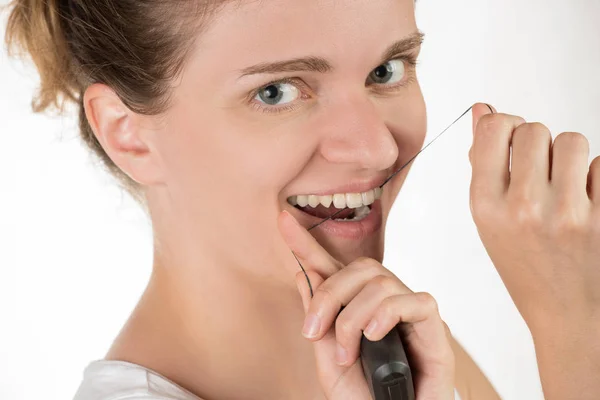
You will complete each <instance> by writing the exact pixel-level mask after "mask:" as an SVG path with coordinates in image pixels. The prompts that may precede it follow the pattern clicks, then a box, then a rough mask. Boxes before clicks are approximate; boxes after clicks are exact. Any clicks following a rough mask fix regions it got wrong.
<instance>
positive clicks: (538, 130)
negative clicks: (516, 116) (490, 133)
mask: <svg viewBox="0 0 600 400" xmlns="http://www.w3.org/2000/svg"><path fill="white" fill-rule="evenodd" d="M551 138H552V135H551V134H550V129H548V127H547V126H546V125H544V124H542V123H540V122H527V123H524V124H522V125H520V126H519V127H517V129H515V131H514V133H513V142H523V143H537V142H540V141H542V140H549V139H551Z"/></svg>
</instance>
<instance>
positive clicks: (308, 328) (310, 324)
mask: <svg viewBox="0 0 600 400" xmlns="http://www.w3.org/2000/svg"><path fill="white" fill-rule="evenodd" d="M320 328H321V318H319V316H318V315H316V314H309V315H307V316H306V319H305V320H304V327H303V328H302V335H304V337H306V338H309V339H311V338H313V337H315V336H317V333H319V329H320Z"/></svg>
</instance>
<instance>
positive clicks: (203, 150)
mask: <svg viewBox="0 0 600 400" xmlns="http://www.w3.org/2000/svg"><path fill="white" fill-rule="evenodd" d="M213 111H214V110H213ZM162 135H163V136H164V138H161V141H160V143H159V145H160V152H161V155H162V158H163V161H164V165H165V168H166V169H167V176H168V182H167V185H168V186H169V190H170V192H171V195H172V196H173V195H174V193H176V197H177V198H178V200H177V202H178V203H180V204H181V203H186V208H187V207H195V205H192V204H191V202H194V204H196V205H200V204H201V205H203V206H208V207H210V208H211V209H212V210H213V212H214V211H215V210H217V209H220V210H222V211H223V210H224V209H226V210H232V209H236V208H239V207H240V204H243V207H244V208H248V209H250V208H252V209H254V212H253V213H252V215H254V216H259V215H260V214H262V211H260V210H264V212H272V208H271V207H265V205H266V204H274V205H276V203H277V202H278V201H279V199H278V197H277V196H278V195H279V193H280V191H281V189H282V188H283V187H284V186H285V185H287V184H288V183H289V182H290V180H291V179H293V177H294V176H295V175H296V174H298V173H299V171H300V170H301V168H302V166H303V165H304V164H306V162H307V161H306V156H304V153H307V154H308V153H309V150H308V149H307V151H303V150H301V149H298V146H297V140H296V141H295V140H293V136H297V132H292V130H283V129H277V128H275V127H268V126H265V124H256V125H255V124H252V123H248V121H247V120H238V119H237V118H236V117H235V116H232V115H221V114H219V113H218V112H213V113H211V115H207V114H206V113H205V114H204V115H200V114H199V113H198V112H192V110H189V109H188V110H183V111H181V110H178V111H174V112H173V114H172V116H171V117H170V123H169V126H168V131H165V132H163V133H162ZM308 157H310V154H309V155H308ZM207 193H208V194H210V196H207ZM215 214H218V212H217V213H215ZM221 215H222V214H221ZM215 216H216V215H215Z"/></svg>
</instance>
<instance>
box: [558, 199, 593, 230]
mask: <svg viewBox="0 0 600 400" xmlns="http://www.w3.org/2000/svg"><path fill="white" fill-rule="evenodd" d="M591 229H592V227H591V226H590V224H589V221H588V218H587V216H586V215H585V214H584V213H582V212H581V210H580V208H579V207H577V206H575V205H573V204H572V203H571V202H570V201H566V200H563V201H559V203H558V204H557V206H556V209H555V210H554V216H553V218H552V219H551V220H550V223H549V227H548V233H549V234H550V235H551V236H552V237H555V238H572V237H573V235H579V234H582V233H587V232H588V231H591Z"/></svg>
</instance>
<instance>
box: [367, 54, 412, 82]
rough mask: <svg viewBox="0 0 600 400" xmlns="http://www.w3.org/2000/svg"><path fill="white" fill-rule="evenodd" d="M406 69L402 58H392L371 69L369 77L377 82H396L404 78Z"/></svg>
mask: <svg viewBox="0 0 600 400" xmlns="http://www.w3.org/2000/svg"><path fill="white" fill-rule="evenodd" d="M405 69H406V68H405V65H404V62H403V61H402V60H390V61H388V62H386V63H385V64H381V65H380V66H379V67H377V68H375V69H374V70H373V71H371V73H370V74H369V79H370V80H371V81H373V82H374V83H377V84H388V83H395V82H398V81H400V80H402V78H404V74H405Z"/></svg>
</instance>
